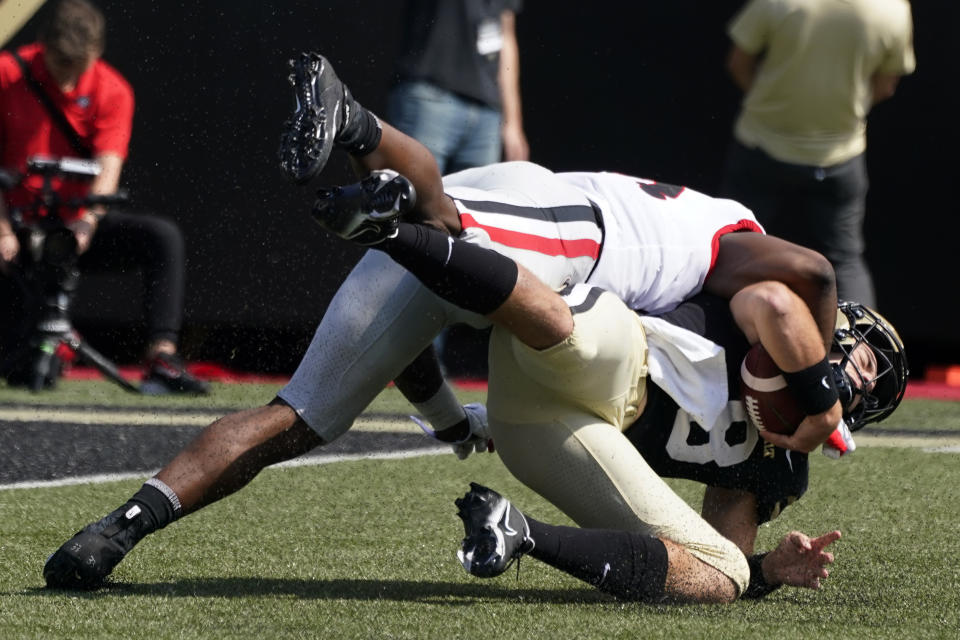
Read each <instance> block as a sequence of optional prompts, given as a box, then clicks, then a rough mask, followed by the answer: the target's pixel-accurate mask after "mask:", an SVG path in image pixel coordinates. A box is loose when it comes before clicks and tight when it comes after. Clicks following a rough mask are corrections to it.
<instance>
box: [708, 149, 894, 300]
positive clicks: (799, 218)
mask: <svg viewBox="0 0 960 640" xmlns="http://www.w3.org/2000/svg"><path fill="white" fill-rule="evenodd" d="M868 187H869V182H868V179H867V166H866V159H865V158H864V154H861V155H859V156H856V157H855V158H851V159H850V160H847V161H846V162H841V163H840V164H837V165H834V166H831V167H822V168H821V167H811V166H805V165H796V164H790V163H786V162H780V161H778V160H775V159H774V158H771V157H770V156H769V155H767V154H766V153H764V152H763V151H761V150H760V149H751V148H748V147H745V146H744V145H742V144H740V143H738V142H734V143H733V145H732V146H731V148H730V151H729V153H728V155H727V165H726V174H725V176H724V183H723V187H722V189H721V192H722V195H723V196H724V197H727V198H732V199H733V200H737V201H738V202H740V203H742V204H743V205H744V206H746V207H748V208H749V209H751V210H752V211H753V213H754V215H755V216H757V220H759V221H760V224H762V225H763V227H764V229H766V231H767V233H769V234H770V235H773V236H777V237H780V238H783V239H785V240H789V241H791V242H795V243H797V244H800V245H803V246H805V247H809V248H811V249H814V250H816V251H819V252H820V253H822V254H823V255H824V256H825V257H826V258H827V259H828V260H829V261H830V262H831V263H832V264H833V268H834V269H835V270H836V272H837V293H838V294H839V297H840V299H841V300H852V301H855V302H860V303H862V304H865V305H868V306H871V307H875V306H876V300H875V295H874V288H873V280H872V278H871V277H870V272H869V270H868V269H867V264H866V261H865V260H864V257H863V252H864V239H863V220H864V214H865V211H866V198H867V189H868Z"/></svg>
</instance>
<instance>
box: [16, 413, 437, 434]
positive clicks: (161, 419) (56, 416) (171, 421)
mask: <svg viewBox="0 0 960 640" xmlns="http://www.w3.org/2000/svg"><path fill="white" fill-rule="evenodd" d="M216 419H217V418H216V416H215V415H214V414H211V413H209V412H207V413H201V412H195V411H177V410H173V411H162V412H152V411H150V410H149V409H142V410H135V409H133V410H130V411H98V410H96V409H74V408H69V409H67V408H56V407H44V408H40V407H29V408H15V409H11V408H8V407H0V422H3V421H12V420H15V421H18V422H58V423H65V424H83V425H103V426H109V427H115V426H126V427H205V426H207V425H208V424H210V423H211V422H213V421H214V420H216ZM353 428H354V429H357V430H358V431H410V432H411V433H420V430H419V429H418V428H417V426H416V425H415V424H414V423H413V422H412V421H410V420H405V419H403V418H396V419H388V418H387V419H385V418H365V417H364V416H360V417H359V418H358V419H357V421H356V422H355V423H354V425H353Z"/></svg>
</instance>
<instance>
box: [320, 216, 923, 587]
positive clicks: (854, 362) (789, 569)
mask: <svg viewBox="0 0 960 640" xmlns="http://www.w3.org/2000/svg"><path fill="white" fill-rule="evenodd" d="M328 213H329V212H328ZM333 226H336V227H339V223H338V222H334V223H333ZM375 226H377V227H379V228H381V229H383V230H385V231H386V233H383V234H382V235H383V239H382V241H380V242H379V243H378V244H377V245H376V246H377V247H378V248H379V249H382V250H383V251H384V252H386V253H387V254H389V255H390V256H391V257H393V258H394V259H395V260H396V261H397V262H399V263H400V264H402V265H404V266H406V267H407V268H408V269H409V270H410V271H411V272H412V273H414V274H415V275H417V277H418V278H419V279H421V281H422V282H423V283H424V284H425V285H426V286H428V287H429V288H430V289H431V290H433V291H435V292H436V293H438V294H439V295H442V296H443V297H444V298H448V299H450V300H451V301H453V302H455V303H456V304H457V305H458V306H460V307H463V308H466V309H469V310H472V311H474V312H476V313H479V314H482V315H484V316H486V317H488V318H489V319H491V321H493V323H494V325H495V328H494V332H493V334H492V335H491V346H490V389H489V402H490V405H489V408H490V424H489V428H490V433H491V435H492V437H493V438H494V440H495V441H496V443H497V451H498V453H499V455H500V457H501V458H502V460H503V462H504V463H505V464H506V466H507V468H508V469H509V470H510V471H511V472H512V473H513V474H514V475H515V476H516V477H517V478H518V479H520V480H521V481H523V482H524V483H525V484H527V485H528V486H529V487H531V488H532V489H534V490H535V491H537V492H538V493H540V494H541V495H542V496H544V497H545V498H547V499H548V500H549V501H550V502H552V503H553V504H555V505H556V506H557V507H559V508H560V509H561V510H562V511H564V513H566V514H567V515H568V516H569V517H570V518H571V519H573V520H574V521H575V522H577V523H578V524H580V525H581V526H583V527H590V528H593V529H586V530H579V529H571V528H568V527H554V526H551V525H547V524H544V523H541V522H538V521H534V520H533V519H531V518H527V517H525V516H524V515H523V514H522V513H520V512H519V511H518V510H516V508H515V507H513V506H512V505H511V504H510V503H509V501H507V500H505V499H504V498H503V497H502V496H500V495H499V494H497V493H496V492H494V491H491V490H489V489H487V488H485V487H482V486H479V485H473V486H472V488H471V491H470V492H468V494H467V495H466V496H465V497H464V498H463V499H461V500H458V501H457V505H458V507H459V508H460V512H459V515H460V517H461V518H462V519H463V521H464V526H465V532H466V536H465V539H464V541H463V545H462V549H461V552H460V554H459V555H460V559H461V561H462V562H463V564H464V567H465V568H466V569H467V570H468V571H469V572H471V573H472V574H474V575H477V576H480V577H492V576H495V575H499V574H500V573H502V572H503V571H504V570H506V568H507V566H508V565H509V563H510V562H511V561H512V559H513V558H516V557H519V556H520V555H523V554H530V555H532V556H533V557H536V558H539V559H541V560H543V561H544V562H547V563H548V564H551V565H552V566H555V567H557V568H560V569H561V570H564V571H567V572H569V573H571V574H572V575H574V576H576V577H579V578H581V579H584V580H587V581H588V582H591V583H593V584H596V585H598V586H600V587H601V588H602V589H604V590H607V591H609V592H611V593H614V594H615V595H618V596H621V597H627V598H636V599H641V600H648V601H660V600H662V599H665V598H666V599H672V600H693V601H699V602H729V601H732V600H734V599H736V598H737V597H739V596H740V595H743V594H747V595H750V596H761V595H765V594H766V593H768V592H769V591H770V590H772V589H773V588H776V587H777V586H779V585H780V584H783V583H789V584H794V585H798V586H807V587H811V588H816V587H818V586H819V584H820V580H821V579H822V578H825V577H826V576H827V571H826V569H825V566H826V565H827V564H829V563H830V562H832V556H831V555H830V554H829V553H826V552H825V551H824V549H825V547H826V546H827V545H829V544H830V543H831V542H832V541H834V540H836V539H837V538H838V537H839V535H840V534H839V532H837V531H834V532H830V533H827V534H825V535H823V536H821V537H819V538H816V539H813V540H811V539H809V538H808V537H806V536H805V535H803V534H800V533H797V532H794V533H793V534H790V535H789V536H788V537H787V538H785V539H784V540H783V541H782V542H781V544H780V545H779V546H778V548H777V549H776V550H774V551H773V552H772V553H771V554H770V555H769V556H768V555H767V554H761V555H759V556H752V557H751V559H750V561H749V563H748V560H747V558H746V557H745V553H751V552H752V550H753V545H754V541H755V538H756V531H757V526H758V525H759V524H760V523H762V522H764V521H766V520H768V519H770V518H771V517H774V516H775V515H776V513H777V512H778V511H779V510H780V509H782V508H783V506H785V505H786V504H788V503H790V502H791V501H793V500H795V499H796V498H798V497H799V496H800V495H802V494H803V492H804V490H805V488H806V458H805V456H803V454H796V455H795V457H794V459H792V460H791V458H790V454H791V452H788V451H783V450H782V449H781V450H779V460H778V459H777V458H778V454H777V451H776V450H775V449H774V448H773V447H770V448H769V449H770V451H769V453H771V454H773V455H771V456H769V457H771V458H773V460H770V461H766V460H764V459H765V458H767V457H768V456H767V454H768V451H767V447H765V446H763V444H762V443H761V442H760V440H759V438H758V436H757V431H756V429H752V430H751V429H748V428H747V422H748V419H747V415H746V411H745V409H744V407H743V404H742V402H741V401H740V400H739V394H738V389H739V385H738V384H737V383H738V381H739V377H738V375H739V370H740V369H739V363H740V361H741V360H742V359H743V356H744V355H745V353H746V351H747V350H748V348H749V346H750V345H751V344H756V343H760V344H762V345H763V346H764V347H765V348H766V350H767V351H768V353H770V354H771V357H772V358H773V359H774V362H775V363H776V364H777V365H778V366H779V367H780V368H781V369H782V370H784V371H810V372H815V375H812V376H806V375H800V376H797V375H790V374H786V375H785V377H786V378H787V381H788V384H789V386H790V388H791V391H793V393H794V395H795V396H796V397H797V398H798V400H799V401H800V404H801V406H802V407H803V408H804V409H805V410H806V412H807V413H820V412H821V411H823V409H822V407H824V406H829V409H828V411H829V412H830V413H831V414H833V416H834V419H835V420H836V421H839V420H840V419H841V415H843V416H845V418H846V419H847V420H848V421H850V423H851V424H852V425H853V426H854V428H858V427H860V426H863V424H865V423H866V422H869V421H876V420H880V419H882V418H884V417H886V416H887V415H889V414H890V413H891V412H892V411H893V410H894V409H895V408H896V406H897V404H898V403H899V401H900V399H901V398H902V397H903V392H904V389H905V386H906V374H907V371H906V359H905V356H904V352H903V345H902V343H901V341H900V339H899V337H898V336H897V334H896V331H895V330H894V329H893V328H892V326H890V325H889V323H887V322H886V321H885V320H883V318H881V317H880V316H879V315H877V314H876V313H875V312H873V311H871V310H869V309H867V308H865V307H862V306H860V305H854V304H850V303H844V304H842V305H840V307H839V309H838V311H835V318H836V319H837V320H838V321H842V322H841V323H838V324H837V326H839V327H840V329H839V330H838V331H837V333H836V334H835V336H834V341H833V343H832V345H831V346H832V347H833V349H832V350H833V351H834V352H835V354H834V356H833V358H832V359H833V362H831V360H830V359H828V358H827V355H828V354H827V353H826V351H825V349H824V346H823V344H822V343H821V340H820V335H819V331H818V328H817V326H816V323H815V321H814V320H813V317H812V315H811V314H810V312H809V310H808V309H807V308H806V306H805V304H804V303H803V301H802V300H801V299H800V298H799V297H798V296H797V295H796V294H795V293H793V292H792V291H791V290H790V289H789V288H788V287H786V286H785V285H784V284H782V283H780V282H773V281H764V282H759V283H754V284H751V285H748V286H746V287H744V288H743V289H741V290H740V291H738V292H737V293H736V294H735V295H734V296H733V298H732V299H731V300H730V301H729V302H727V301H724V300H722V299H719V298H717V297H715V296H708V295H706V294H703V295H702V296H697V297H694V298H693V299H692V300H690V301H687V302H684V303H682V304H681V305H680V307H678V308H676V309H675V310H674V311H672V312H670V313H667V314H663V315H662V316H661V317H659V318H650V317H644V316H641V315H639V314H637V313H635V312H632V311H630V310H629V309H628V308H627V307H626V306H625V305H624V304H623V302H622V301H621V300H620V299H619V298H618V297H617V296H614V295H612V294H610V293H609V292H606V291H604V290H603V289H601V288H598V287H593V286H590V285H575V286H572V287H567V288H565V289H564V291H563V292H562V295H558V294H557V293H555V292H553V291H552V290H551V289H550V288H549V287H547V286H546V285H545V284H543V283H542V282H541V281H539V279H537V278H536V276H534V275H533V274H532V273H531V272H529V271H528V270H527V269H525V268H524V267H523V266H522V265H519V264H517V263H516V262H514V261H512V260H510V259H509V258H507V257H505V256H503V255H500V254H499V253H495V252H493V251H490V250H486V249H484V248H480V247H477V246H475V245H473V244H471V243H468V242H464V241H462V240H459V239H457V240H454V239H451V238H450V237H449V236H447V235H445V234H443V233H441V232H438V231H436V230H435V229H431V228H426V227H418V226H415V225H410V224H406V223H403V224H397V225H393V224H391V223H390V222H389V220H388V219H387V218H386V217H383V216H377V220H376V224H375ZM691 329H692V330H693V331H691ZM648 377H649V378H650V381H651V382H650V383H649V384H648V381H647V378H648ZM826 379H829V380H830V381H831V382H832V384H831V385H829V386H834V385H835V388H833V389H824V387H823V386H822V385H821V382H822V380H826ZM691 391H692V392H691ZM868 412H869V413H868ZM668 425H670V428H667V426H668ZM700 425H703V426H700ZM694 429H696V430H698V431H699V432H700V433H702V434H703V435H704V436H706V437H705V439H703V438H700V439H698V438H696V437H693V438H692V437H691V436H692V435H694V434H693V430H694ZM738 431H739V432H740V433H738ZM663 436H666V437H665V438H664V437H663ZM631 442H633V443H634V444H636V445H637V446H636V447H635V448H634V447H631V446H630V443H631ZM645 449H646V450H648V453H647V455H646V456H644V455H642V452H643V451H644V450H645ZM664 458H667V461H666V462H664ZM648 460H655V461H656V463H657V464H658V465H659V466H661V467H662V468H664V470H665V471H666V473H665V475H679V476H681V477H690V476H691V470H690V469H683V468H680V469H673V470H671V469H670V468H669V467H670V465H671V464H674V465H679V466H681V467H682V465H683V463H687V465H688V466H690V467H692V468H693V471H692V474H693V475H694V477H695V479H698V480H700V481H704V482H707V483H708V484H709V485H710V487H711V489H712V491H711V492H710V493H709V494H708V496H707V498H706V499H705V504H704V517H705V518H707V519H704V518H701V517H700V516H698V515H697V514H696V513H695V512H693V511H692V510H691V509H690V507H689V506H687V505H686V503H685V502H684V501H683V500H682V499H680V498H679V497H677V496H676V494H674V493H673V492H672V491H671V490H670V489H669V487H667V486H666V485H665V484H664V483H663V482H662V480H661V479H660V476H659V475H658V474H657V473H656V472H655V470H654V469H653V468H651V464H650V463H649V462H648ZM794 463H795V464H796V471H795V472H794V469H793V467H794ZM785 464H786V466H787V467H789V469H790V472H789V473H785V472H784V466H785ZM751 475H752V476H754V477H751ZM708 520H709V522H708ZM711 524H712V525H714V526H711ZM601 527H602V529H600V530H598V529H597V528H601Z"/></svg>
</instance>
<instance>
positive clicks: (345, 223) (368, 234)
mask: <svg viewBox="0 0 960 640" xmlns="http://www.w3.org/2000/svg"><path fill="white" fill-rule="evenodd" d="M416 201H417V193H416V190H415V189H414V188H413V185H412V184H410V181H409V180H407V179H406V178H404V177H403V176H402V175H400V174H399V173H397V172H396V171H392V170H390V169H383V170H379V171H373V172H372V173H370V175H368V176H367V177H366V178H364V179H363V180H361V181H360V182H358V183H356V184H351V185H348V186H345V187H332V188H329V189H320V190H319V191H317V200H316V202H314V205H313V219H314V220H316V221H317V222H318V223H319V224H320V226H322V227H323V228H324V229H326V230H327V231H330V232H331V233H333V234H335V235H338V236H340V237H341V238H344V239H346V240H350V241H352V242H355V243H357V244H359V245H362V246H365V247H369V246H372V245H375V244H379V243H381V242H383V241H384V240H386V239H387V238H392V237H394V236H396V235H397V225H398V224H399V223H400V218H401V217H402V216H403V214H404V213H406V212H408V211H410V209H412V208H413V206H414V204H416Z"/></svg>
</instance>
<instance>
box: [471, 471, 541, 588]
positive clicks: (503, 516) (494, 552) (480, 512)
mask: <svg viewBox="0 0 960 640" xmlns="http://www.w3.org/2000/svg"><path fill="white" fill-rule="evenodd" d="M455 504H456V505H457V515H458V516H459V517H460V519H461V520H463V530H464V538H463V542H462V543H461V545H460V550H459V551H457V558H458V559H459V560H460V564H462V565H463V568H464V569H466V570H467V572H468V573H470V574H471V575H474V576H477V577H478V578H493V577H496V576H499V575H500V574H501V573H503V572H504V571H506V570H507V569H508V568H509V567H510V565H511V564H513V561H514V559H517V558H519V557H520V556H522V555H523V554H525V553H529V552H530V551H532V550H533V547H534V542H533V538H531V537H530V526H529V525H528V524H527V519H526V518H525V517H524V516H523V513H521V512H520V510H519V509H517V508H516V507H514V506H513V505H512V504H511V503H510V501H509V500H507V499H506V498H504V497H503V496H501V495H500V494H499V493H497V492H496V491H494V490H492V489H488V488H486V487H484V486H481V485H479V484H477V483H476V482H471V483H470V491H468V492H467V494H466V495H465V496H463V497H462V498H460V499H458V500H456V502H455Z"/></svg>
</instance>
